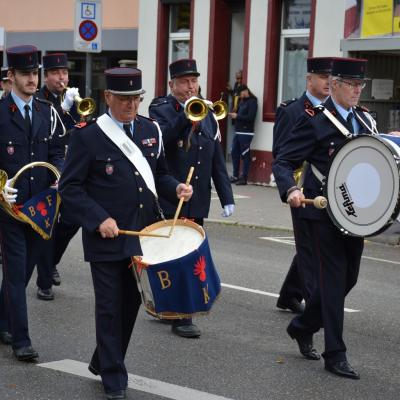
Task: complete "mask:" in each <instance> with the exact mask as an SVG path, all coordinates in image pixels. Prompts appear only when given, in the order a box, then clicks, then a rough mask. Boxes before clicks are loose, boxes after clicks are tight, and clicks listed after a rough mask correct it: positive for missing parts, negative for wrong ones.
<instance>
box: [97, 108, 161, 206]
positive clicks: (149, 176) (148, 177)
mask: <svg viewBox="0 0 400 400" xmlns="http://www.w3.org/2000/svg"><path fill="white" fill-rule="evenodd" d="M96 123H97V125H98V126H99V127H100V129H101V130H102V131H103V132H104V134H105V135H106V136H107V137H108V138H109V139H110V140H111V141H112V142H113V143H114V144H115V145H116V146H117V147H118V148H119V149H120V150H121V151H122V153H123V154H124V155H125V157H126V158H127V159H128V160H129V161H130V162H131V163H132V164H133V165H134V166H135V168H136V169H137V170H138V171H139V173H140V175H141V176H142V178H143V180H144V181H145V183H146V186H147V187H148V189H149V190H151V192H152V193H153V194H154V196H155V198H156V199H157V197H158V196H157V191H156V185H155V182H154V176H153V172H152V170H151V168H150V165H149V163H148V162H147V160H146V158H145V157H144V156H143V153H142V152H141V150H140V149H139V147H137V146H136V144H135V143H133V141H132V140H130V139H129V138H128V137H127V136H126V135H125V133H124V132H123V131H122V130H121V129H120V128H119V126H118V125H117V124H116V123H115V122H114V121H113V120H112V118H111V117H110V116H109V115H107V114H103V115H102V116H101V117H99V118H97V120H96Z"/></svg>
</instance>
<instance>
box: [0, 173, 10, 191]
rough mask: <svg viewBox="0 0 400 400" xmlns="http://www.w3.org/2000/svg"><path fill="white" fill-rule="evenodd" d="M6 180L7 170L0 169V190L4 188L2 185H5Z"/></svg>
mask: <svg viewBox="0 0 400 400" xmlns="http://www.w3.org/2000/svg"><path fill="white" fill-rule="evenodd" d="M7 181H8V175H7V172H6V171H4V170H2V169H0V191H2V190H3V189H4V187H5V186H6V183H7Z"/></svg>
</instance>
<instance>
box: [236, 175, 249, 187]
mask: <svg viewBox="0 0 400 400" xmlns="http://www.w3.org/2000/svg"><path fill="white" fill-rule="evenodd" d="M236 185H237V186H243V185H247V179H246V178H243V177H242V178H239V179H238V180H237V182H236Z"/></svg>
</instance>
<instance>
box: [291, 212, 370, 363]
mask: <svg viewBox="0 0 400 400" xmlns="http://www.w3.org/2000/svg"><path fill="white" fill-rule="evenodd" d="M307 224H308V225H309V227H310V231H311V232H312V240H311V243H312V249H313V252H314V256H315V257H314V265H315V267H316V268H315V274H316V276H317V277H318V280H317V284H316V285H315V287H314V289H313V291H312V293H311V296H310V298H309V300H308V301H307V302H306V307H305V311H304V313H303V314H302V315H299V316H297V317H295V318H294V319H293V320H292V321H291V323H290V324H291V326H292V327H293V328H294V329H295V330H297V331H299V332H304V333H311V334H312V333H315V332H317V331H318V330H319V329H320V328H321V327H323V328H324V337H325V352H324V353H323V356H324V357H325V358H329V359H331V360H333V361H339V360H345V359H346V345H345V343H344V341H343V321H344V301H345V297H346V295H347V294H348V293H349V291H350V290H351V289H352V288H353V287H354V285H355V284H356V282H357V278H358V273H359V270H360V261H361V256H362V252H363V249H364V239H363V238H359V237H351V236H344V235H343V234H342V233H340V231H339V230H338V229H337V228H336V227H335V226H334V225H333V223H332V222H331V221H328V220H324V221H312V220H308V221H307Z"/></svg>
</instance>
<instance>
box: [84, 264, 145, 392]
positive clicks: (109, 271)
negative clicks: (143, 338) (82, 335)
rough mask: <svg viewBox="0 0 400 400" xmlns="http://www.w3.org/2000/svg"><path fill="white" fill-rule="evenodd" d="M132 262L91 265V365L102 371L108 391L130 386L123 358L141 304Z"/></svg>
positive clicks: (105, 387) (105, 388) (104, 384)
mask: <svg viewBox="0 0 400 400" xmlns="http://www.w3.org/2000/svg"><path fill="white" fill-rule="evenodd" d="M130 262H131V260H130V259H125V260H121V261H112V262H91V263H90V266H91V271H92V279H93V287H94V295H95V304H96V309H95V317H96V349H95V351H94V353H93V356H92V360H91V364H92V365H93V367H94V368H95V369H97V370H98V371H99V372H100V375H101V379H102V382H103V386H104V390H105V391H106V392H113V391H117V390H122V389H125V388H126V386H127V383H128V374H127V371H126V368H125V364H124V359H125V354H126V351H127V348H128V345H129V340H130V338H131V334H132V330H133V327H134V325H135V321H136V317H137V314H138V311H139V307H140V304H141V298H140V294H139V291H138V288H137V284H136V280H135V278H134V276H133V273H132V269H131V268H129V265H130Z"/></svg>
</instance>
